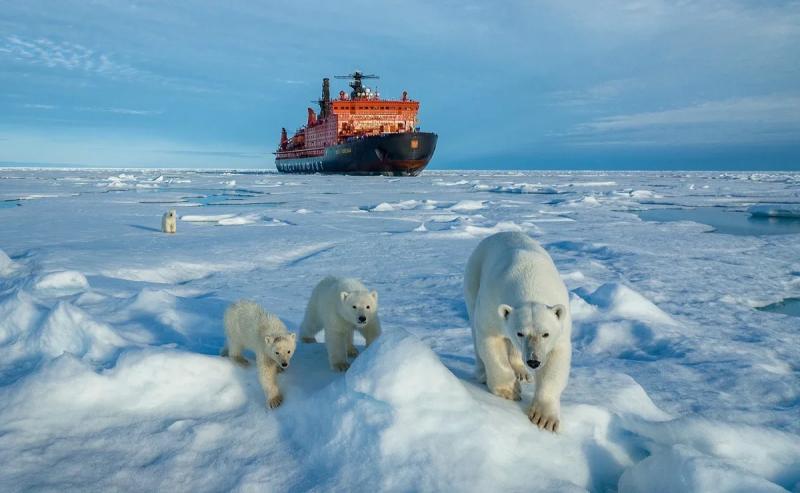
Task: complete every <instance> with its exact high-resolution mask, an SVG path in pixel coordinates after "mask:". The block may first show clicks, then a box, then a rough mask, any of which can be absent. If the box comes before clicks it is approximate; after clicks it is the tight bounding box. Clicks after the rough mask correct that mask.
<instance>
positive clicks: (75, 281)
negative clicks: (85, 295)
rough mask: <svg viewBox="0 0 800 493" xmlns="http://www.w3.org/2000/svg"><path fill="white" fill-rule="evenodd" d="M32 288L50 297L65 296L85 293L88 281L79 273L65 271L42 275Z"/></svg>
mask: <svg viewBox="0 0 800 493" xmlns="http://www.w3.org/2000/svg"><path fill="white" fill-rule="evenodd" d="M34 287H35V288H36V289H37V290H39V291H43V292H46V293H48V294H51V295H65V294H74V293H80V292H82V291H86V290H87V289H89V281H87V280H86V276H84V275H83V274H81V273H80V272H77V271H74V270H65V271H61V272H52V273H50V274H45V275H43V276H42V277H40V278H39V280H38V281H36V284H35V286H34Z"/></svg>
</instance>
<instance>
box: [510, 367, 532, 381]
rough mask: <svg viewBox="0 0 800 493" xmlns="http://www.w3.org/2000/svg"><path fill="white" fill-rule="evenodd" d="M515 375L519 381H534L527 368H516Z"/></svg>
mask: <svg viewBox="0 0 800 493" xmlns="http://www.w3.org/2000/svg"><path fill="white" fill-rule="evenodd" d="M514 376H515V377H517V382H522V383H531V382H532V381H533V377H532V376H531V374H530V373H528V372H527V371H525V370H522V371H517V370H514Z"/></svg>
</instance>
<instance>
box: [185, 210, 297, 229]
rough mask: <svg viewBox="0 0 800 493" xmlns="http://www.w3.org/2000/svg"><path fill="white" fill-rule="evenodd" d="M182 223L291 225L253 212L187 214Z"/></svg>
mask: <svg viewBox="0 0 800 493" xmlns="http://www.w3.org/2000/svg"><path fill="white" fill-rule="evenodd" d="M181 221H186V222H190V223H191V222H195V223H216V224H217V226H242V225H245V224H256V223H267V224H268V225H270V226H288V225H289V223H287V222H285V221H281V220H280V219H275V218H272V217H265V216H264V215H263V214H260V213H258V212H251V213H246V214H215V215H197V214H187V215H185V216H181Z"/></svg>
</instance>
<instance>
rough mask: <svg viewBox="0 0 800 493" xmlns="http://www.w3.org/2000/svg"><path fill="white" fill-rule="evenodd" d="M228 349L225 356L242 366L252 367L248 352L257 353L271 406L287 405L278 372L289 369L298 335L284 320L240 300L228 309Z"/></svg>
mask: <svg viewBox="0 0 800 493" xmlns="http://www.w3.org/2000/svg"><path fill="white" fill-rule="evenodd" d="M225 337H226V342H225V347H224V348H222V353H221V354H222V356H230V358H231V359H232V360H233V361H235V362H236V363H238V364H239V365H241V366H248V365H249V364H250V362H249V361H247V359H246V358H245V357H244V356H242V351H243V350H244V349H250V350H252V351H253V352H255V353H256V363H257V364H258V378H259V380H260V382H261V388H262V389H264V394H265V395H266V398H267V405H268V406H269V407H270V408H276V407H278V406H280V405H281V403H282V402H283V395H281V390H280V388H279V387H278V380H277V373H278V372H279V371H283V369H285V368H287V367H288V366H289V360H291V359H292V354H293V353H294V350H295V346H296V344H297V341H296V336H295V334H293V333H290V332H289V331H288V330H287V329H286V326H285V325H284V324H283V322H281V320H280V319H279V318H278V317H276V316H275V315H273V314H271V313H267V312H265V311H264V310H263V309H262V308H261V307H260V306H258V305H257V304H256V303H254V302H252V301H247V300H240V301H237V302H236V303H234V304H233V305H231V306H230V307H228V309H227V310H225Z"/></svg>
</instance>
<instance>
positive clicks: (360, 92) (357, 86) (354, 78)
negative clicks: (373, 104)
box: [334, 70, 380, 99]
mask: <svg viewBox="0 0 800 493" xmlns="http://www.w3.org/2000/svg"><path fill="white" fill-rule="evenodd" d="M334 77H335V78H337V79H351V82H350V87H352V88H353V92H351V93H350V98H352V99H358V98H365V97H367V91H366V89H365V88H364V86H363V85H362V84H361V81H362V80H363V79H380V77H378V76H377V75H375V74H364V73H361V72H360V71H358V70H356V71H355V72H353V73H352V74H348V75H335V76H334Z"/></svg>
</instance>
